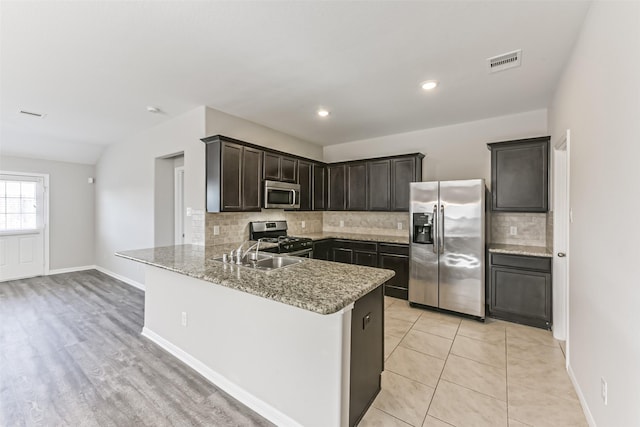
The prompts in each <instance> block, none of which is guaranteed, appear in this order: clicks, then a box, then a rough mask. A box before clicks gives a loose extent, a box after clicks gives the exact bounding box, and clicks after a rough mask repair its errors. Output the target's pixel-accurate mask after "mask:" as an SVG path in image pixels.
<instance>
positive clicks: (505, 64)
mask: <svg viewBox="0 0 640 427" xmlns="http://www.w3.org/2000/svg"><path fill="white" fill-rule="evenodd" d="M521 59H522V49H518V50H514V51H513V52H509V53H503V54H502V55H498V56H494V57H493V58H489V59H487V65H488V66H489V72H490V73H497V72H498V71H503V70H507V69H509V68H513V67H519V66H520V60H521Z"/></svg>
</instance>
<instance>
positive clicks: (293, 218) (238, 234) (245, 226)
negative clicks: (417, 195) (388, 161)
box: [205, 209, 409, 245]
mask: <svg viewBox="0 0 640 427" xmlns="http://www.w3.org/2000/svg"><path fill="white" fill-rule="evenodd" d="M276 220H286V221H287V225H288V227H289V230H288V234H290V235H293V236H295V235H299V234H313V233H321V232H322V231H328V232H332V231H333V232H341V233H363V234H380V235H387V236H407V235H408V233H409V230H408V227H409V214H408V213H406V212H288V211H284V210H279V209H264V210H263V211H262V212H224V213H208V214H206V221H205V222H206V227H205V238H206V244H207V245H217V244H225V243H236V242H241V241H243V240H246V239H248V238H249V222H251V221H276ZM302 221H304V222H305V228H302ZM340 221H343V223H344V226H343V227H340ZM398 223H401V224H402V229H401V230H399V229H398ZM215 226H217V227H219V234H218V235H214V227H215Z"/></svg>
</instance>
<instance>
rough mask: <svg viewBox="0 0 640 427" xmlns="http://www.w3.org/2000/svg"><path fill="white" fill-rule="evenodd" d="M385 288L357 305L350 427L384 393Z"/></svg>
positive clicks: (352, 324) (370, 293) (350, 395)
mask: <svg viewBox="0 0 640 427" xmlns="http://www.w3.org/2000/svg"><path fill="white" fill-rule="evenodd" d="M383 287H384V285H383V286H378V287H377V288H376V289H374V290H373V291H371V292H369V293H368V294H367V295H365V296H363V297H362V298H360V299H359V300H357V301H356V302H355V303H354V306H353V311H352V312H351V375H350V378H351V379H350V389H349V426H355V425H356V424H357V423H358V422H359V421H360V420H361V419H362V417H363V416H364V414H365V413H366V412H367V409H369V406H370V405H371V403H373V400H374V399H375V398H376V396H377V395H378V393H379V392H380V385H381V384H380V375H381V374H382V369H383V363H384V316H383V307H384V302H383V296H382V295H383V294H382V289H383Z"/></svg>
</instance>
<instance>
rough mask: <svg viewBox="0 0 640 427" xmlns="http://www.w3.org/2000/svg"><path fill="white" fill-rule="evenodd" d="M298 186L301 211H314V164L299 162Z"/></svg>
mask: <svg viewBox="0 0 640 427" xmlns="http://www.w3.org/2000/svg"><path fill="white" fill-rule="evenodd" d="M298 184H300V210H301V211H310V210H312V209H313V164H312V163H311V162H306V161H304V160H300V161H298Z"/></svg>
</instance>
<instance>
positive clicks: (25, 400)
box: [0, 270, 271, 427]
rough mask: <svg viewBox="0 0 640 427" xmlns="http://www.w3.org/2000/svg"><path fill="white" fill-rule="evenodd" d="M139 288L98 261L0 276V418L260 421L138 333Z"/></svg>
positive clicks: (27, 421)
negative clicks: (48, 272)
mask: <svg viewBox="0 0 640 427" xmlns="http://www.w3.org/2000/svg"><path fill="white" fill-rule="evenodd" d="M143 319H144V293H143V292H141V291H139V290H138V289H135V288H132V287H130V286H128V285H126V284H123V283H122V282H120V281H117V280H115V279H112V278H111V277H109V276H107V275H105V274H102V273H100V272H97V271H95V270H90V271H85V272H77V273H67V274H58V275H54V276H45V277H36V278H32V279H26V280H16V281H11V282H4V283H0V426H11V427H14V426H31V425H55V426H65V425H69V426H132V425H141V426H265V425H271V424H270V423H269V422H268V421H266V420H265V419H264V418H262V417H260V416H259V415H258V414H256V413H255V412H253V411H252V410H250V409H248V408H247V407H245V406H244V405H242V404H241V403H239V402H238V401H236V400H235V399H233V398H232V397H230V396H229V395H227V394H226V393H224V392H223V391H221V390H219V389H218V388H216V387H215V386H214V385H212V384H211V383H209V382H208V381H207V380H205V379H204V378H203V377H201V376H200V375H199V374H197V373H196V372H195V371H193V370H192V369H191V368H189V367H188V366H186V365H184V364H183V363H182V362H180V361H179V360H177V359H175V358H174V357H173V356H171V355H169V354H168V353H166V352H164V351H163V350H162V349H161V348H160V347H158V346H156V345H155V344H154V343H152V342H151V341H149V340H147V339H145V338H144V337H142V336H141V335H140V331H141V330H142V326H143Z"/></svg>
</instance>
